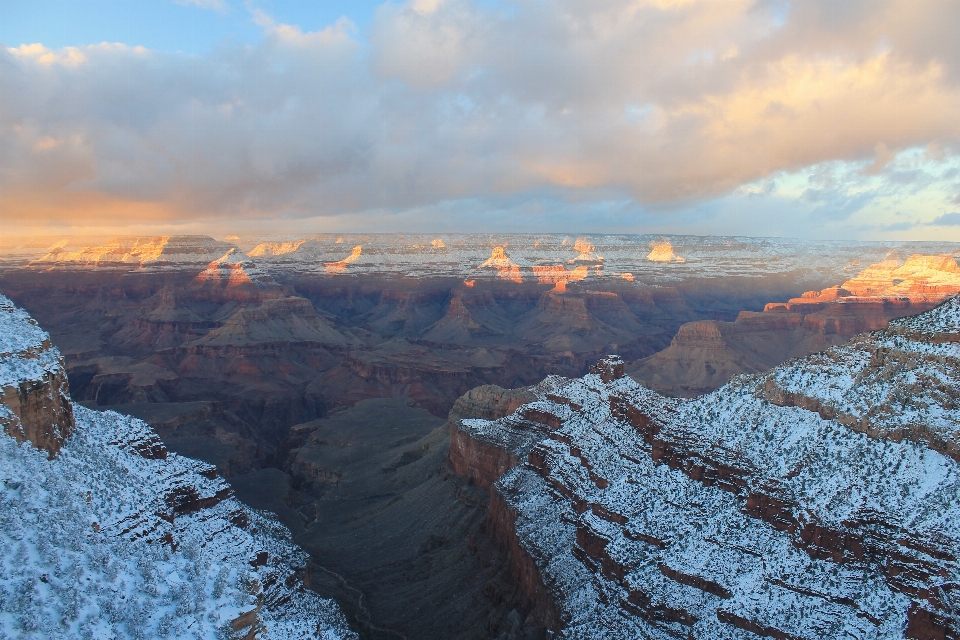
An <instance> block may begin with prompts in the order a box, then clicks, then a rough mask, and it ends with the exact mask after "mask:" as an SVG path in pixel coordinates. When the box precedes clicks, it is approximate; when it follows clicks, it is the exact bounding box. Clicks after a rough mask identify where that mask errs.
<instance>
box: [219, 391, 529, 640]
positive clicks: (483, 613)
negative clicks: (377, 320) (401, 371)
mask: <svg viewBox="0 0 960 640" xmlns="http://www.w3.org/2000/svg"><path fill="white" fill-rule="evenodd" d="M533 397H534V396H532V395H531V394H530V393H529V392H528V391H527V390H523V389H521V390H516V391H508V390H503V389H500V388H498V387H481V388H479V389H475V390H473V391H471V392H470V393H468V394H466V395H465V396H464V397H463V398H461V399H460V400H458V402H457V403H456V404H455V407H454V409H453V411H452V412H451V419H452V420H457V419H460V418H462V417H486V418H497V417H500V416H502V415H505V414H506V413H509V412H511V411H513V409H515V408H516V407H517V406H519V404H521V403H522V402H524V401H527V400H529V399H532V398H533ZM450 431H451V422H445V421H442V420H439V419H437V418H435V417H434V416H432V415H430V414H429V413H427V412H426V411H424V410H422V409H418V408H416V407H413V406H410V400H409V399H406V398H396V399H374V400H366V401H363V402H361V403H359V404H357V405H355V406H354V407H351V408H349V409H345V410H342V411H339V412H336V413H334V414H332V415H331V416H329V417H327V418H325V419H320V420H315V421H313V422H310V423H306V424H303V425H298V426H296V427H294V429H293V430H292V433H293V434H294V435H293V437H294V438H296V439H299V441H298V442H295V444H296V445H298V446H294V447H292V449H291V450H290V453H289V456H288V458H287V459H286V461H285V463H284V468H285V470H286V472H285V473H284V472H281V471H279V470H277V469H265V470H261V471H257V472H253V473H250V474H243V475H239V476H236V477H233V478H231V479H230V480H231V482H232V484H233V486H234V489H235V490H236V492H237V495H238V497H240V498H241V499H242V500H244V501H246V502H247V503H249V504H251V505H253V506H255V507H258V508H264V509H269V510H271V511H274V512H276V513H277V514H278V515H279V517H280V519H281V520H282V521H283V522H284V523H285V524H287V526H289V527H290V528H291V529H292V530H293V531H294V534H295V540H296V542H297V543H298V544H299V545H301V546H302V547H303V548H304V549H305V550H307V551H308V552H309V553H310V555H311V562H312V563H313V565H314V570H313V571H312V579H313V582H312V586H313V588H314V589H316V590H317V591H318V592H319V593H320V594H321V595H324V596H326V597H333V598H335V599H336V600H337V601H338V603H340V605H341V607H342V608H343V610H344V611H345V613H346V614H347V616H348V617H349V618H350V621H351V624H352V626H353V627H354V628H355V629H357V630H358V631H359V632H360V634H361V637H364V638H370V639H377V640H379V639H381V638H383V639H387V638H398V637H406V638H464V639H466V638H476V639H481V638H503V639H521V638H531V639H532V638H542V637H544V634H545V625H544V621H543V620H542V616H539V615H538V614H536V613H533V612H532V611H531V607H530V603H529V601H528V599H527V598H526V597H525V596H524V593H523V590H522V589H519V588H518V587H517V586H516V580H515V577H516V576H515V573H516V572H515V570H514V567H513V566H512V565H511V564H510V563H509V559H510V557H511V550H510V549H508V548H507V547H506V546H505V545H504V544H503V541H502V538H501V537H500V536H499V531H497V530H496V527H495V526H491V525H492V524H495V522H493V521H491V520H490V518H489V517H488V510H487V504H488V501H489V495H490V494H489V484H487V485H486V486H483V488H481V487H480V486H477V485H478V484H482V482H483V481H482V480H479V479H477V478H474V479H473V481H471V479H469V478H466V477H460V476H458V475H457V473H455V472H454V470H453V469H451V466H450V465H449V464H448V451H449V447H450V435H449V434H450ZM478 480H479V482H478Z"/></svg>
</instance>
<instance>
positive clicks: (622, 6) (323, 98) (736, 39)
mask: <svg viewBox="0 0 960 640" xmlns="http://www.w3.org/2000/svg"><path fill="white" fill-rule="evenodd" d="M192 4H196V5H198V6H201V5H202V6H206V7H208V8H213V9H217V7H219V6H220V5H221V4H222V5H223V6H225V3H221V2H205V1H204V0H199V1H198V2H193V3H192ZM781 5H782V3H772V2H754V0H728V1H725V2H716V1H715V0H684V1H667V0H638V1H627V0H623V1H617V0H602V1H599V2H591V3H584V2H580V1H576V0H556V1H554V2H543V1H542V0H516V1H514V2H501V3H486V2H483V3H480V2H474V1H470V0H444V1H440V0H416V1H415V2H409V3H385V4H384V5H382V6H381V7H379V8H378V9H377V11H376V12H375V15H374V18H373V22H372V24H371V26H370V30H369V40H367V41H361V40H360V39H359V36H358V32H357V30H356V28H355V27H354V26H353V25H352V24H351V23H350V22H349V21H347V20H341V21H339V22H337V23H336V24H334V25H332V26H330V27H327V28H325V29H322V30H319V31H304V30H303V29H301V28H300V27H298V26H296V25H287V24H282V23H278V22H276V21H275V20H274V19H273V18H272V17H271V16H270V15H268V14H267V13H264V12H262V11H254V13H253V19H254V20H255V22H256V23H257V24H258V25H259V26H260V27H261V29H262V34H263V36H262V40H261V42H259V43H258V44H256V45H252V46H246V45H244V46H240V45H229V44H225V45H223V46H221V47H219V48H217V49H215V50H214V51H212V52H211V53H209V54H207V55H204V56H185V55H181V54H170V53H162V52H155V51H146V50H143V49H138V48H132V47H127V46H125V45H115V44H98V45H89V46H83V47H72V48H67V49H62V50H56V51H52V50H49V49H47V48H45V47H43V46H42V45H26V46H21V47H19V48H16V49H13V48H4V49H2V50H0V96H2V98H0V101H2V103H0V106H2V109H0V216H2V217H3V218H4V219H23V218H26V217H30V218H31V219H35V220H46V219H49V220H62V219H64V218H72V219H75V220H77V221H79V222H82V221H97V222H98V224H110V223H111V222H112V223H116V224H122V223H124V222H125V221H128V220H131V218H136V217H137V216H142V217H143V219H147V218H149V219H159V220H178V221H179V220H188V219H198V218H199V219H204V220H212V221H213V220H226V219H237V218H247V219H256V218H262V219H268V218H270V217H272V216H277V215H283V216H285V217H286V218H297V217H302V218H304V219H307V218H310V219H315V217H316V216H336V215H346V214H350V215H352V216H355V217H356V219H362V217H363V212H365V211H369V212H382V211H392V210H403V209H410V210H417V211H423V212H430V211H440V210H441V209H443V210H444V211H445V212H447V213H444V214H443V215H444V216H448V215H453V214H450V213H449V207H445V208H438V206H437V205H438V203H450V202H457V201H464V202H466V201H470V202H478V201H483V199H485V198H486V199H488V200H490V201H497V200H498V199H502V198H508V199H511V201H512V200H513V199H514V198H520V199H522V198H523V197H524V194H542V193H543V192H544V190H549V191H551V193H553V194H554V196H555V197H560V198H561V199H563V200H564V201H565V202H572V203H576V202H581V203H589V202H593V201H596V202H600V201H603V202H606V201H611V200H615V201H631V202H633V203H635V205H636V207H638V208H643V209H644V210H648V211H660V212H663V215H674V214H671V213H669V212H676V211H679V210H681V209H683V208H684V207H694V206H697V205H696V203H701V202H706V201H709V200H711V199H714V198H719V197H725V196H726V195H727V194H730V193H732V192H735V191H737V190H738V189H740V188H741V187H743V185H748V184H753V183H756V184H763V183H764V181H765V180H768V181H769V184H773V182H772V181H773V179H774V178H775V177H776V176H778V175H781V174H785V173H791V172H792V173H796V172H801V171H803V170H805V168H808V167H818V166H825V165H826V164H828V163H831V162H847V163H854V164H855V165H856V167H855V169H851V171H849V172H847V173H846V174H844V176H843V178H842V180H843V182H842V184H841V183H836V184H833V185H831V184H827V183H817V184H812V183H811V184H807V185H805V187H804V189H807V190H808V192H807V195H806V198H807V199H808V200H809V201H810V206H812V207H813V209H812V211H814V212H815V213H816V216H815V217H818V218H821V219H825V218H833V219H837V220H843V219H847V218H849V217H850V216H852V215H854V214H855V213H856V212H858V211H860V210H861V209H862V208H863V207H864V206H866V204H868V203H869V202H870V201H871V199H872V198H874V197H875V196H876V194H878V193H880V192H879V191H877V188H876V185H874V184H873V183H872V182H871V181H875V180H877V179H880V178H883V177H884V176H887V177H889V176H892V175H893V173H891V172H893V171H894V170H896V171H898V173H896V180H900V181H902V182H903V183H904V184H906V185H907V186H910V185H917V184H918V180H921V178H922V176H920V174H919V173H917V172H916V171H913V170H910V171H908V170H901V169H902V167H901V166H900V163H898V159H899V158H901V157H902V156H903V153H904V150H909V149H913V148H917V147H921V148H924V149H929V150H930V151H929V153H928V155H929V156H930V159H929V161H930V162H943V161H948V160H950V159H951V158H956V156H957V155H958V149H960V120H958V119H957V118H956V113H958V111H960V44H958V39H956V38H955V37H954V34H953V32H952V30H951V29H949V28H946V27H945V26H944V25H952V24H957V22H958V20H960V15H958V12H957V8H956V7H955V5H954V4H953V3H946V2H937V1H936V0H931V1H930V2H925V1H924V0H847V1H845V2H843V3H836V2H834V1H831V0H822V1H821V0H809V1H807V2H803V3H791V4H790V5H789V10H788V11H786V12H784V11H782V6H781ZM851 166H853V165H851ZM911 171H913V172H911ZM918 176H920V177H918ZM888 182H889V183H890V184H893V183H894V182H895V180H894V178H893V177H889V180H888ZM777 184H778V185H779V186H778V191H779V190H782V184H781V181H780V180H779V179H777ZM904 188H907V187H904ZM743 192H744V193H747V192H750V191H749V189H748V190H746V191H743ZM751 193H752V192H751ZM758 194H759V195H758V198H755V200H758V201H759V200H763V198H767V199H766V200H763V201H764V202H774V201H776V202H778V203H780V202H783V198H784V197H786V196H785V193H781V194H780V195H779V196H777V197H776V198H774V195H773V194H772V193H771V192H765V193H760V192H758ZM798 195H799V193H798ZM761 196H762V197H761ZM530 197H534V196H530ZM538 197H539V196H538ZM582 210H583V211H584V215H585V216H590V215H594V214H593V213H591V209H590V207H589V206H583V208H582ZM752 210H754V209H751V211H752ZM757 211H759V209H758V210H757ZM371 215H372V214H371ZM377 215H379V214H377ZM437 215H440V214H437ZM756 215H767V216H769V215H771V213H770V212H769V211H768V212H766V213H765V214H761V213H757V214H756ZM772 215H787V214H784V213H776V212H775V213H773V214H772ZM438 220H439V218H438Z"/></svg>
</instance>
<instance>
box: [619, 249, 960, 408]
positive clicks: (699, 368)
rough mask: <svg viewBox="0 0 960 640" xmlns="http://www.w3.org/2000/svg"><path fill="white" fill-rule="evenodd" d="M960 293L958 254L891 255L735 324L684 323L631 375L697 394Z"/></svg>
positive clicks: (667, 389) (663, 388)
mask: <svg viewBox="0 0 960 640" xmlns="http://www.w3.org/2000/svg"><path fill="white" fill-rule="evenodd" d="M958 293H960V266H958V264H957V261H956V259H955V258H954V256H953V255H939V256H932V255H920V254H916V255H911V256H908V257H906V259H904V260H901V259H899V258H898V257H896V256H895V255H890V256H887V257H886V258H885V259H884V260H882V261H880V262H878V263H876V264H872V265H869V266H867V267H866V268H864V269H863V270H862V271H861V272H860V273H858V274H857V275H856V276H854V277H853V278H850V279H849V280H847V281H846V282H844V283H843V284H840V285H835V286H832V287H828V288H826V289H823V290H821V291H808V292H805V293H804V294H803V295H802V296H799V297H796V298H792V299H790V300H789V301H788V302H770V303H768V304H766V305H765V306H764V308H763V311H761V312H756V311H741V312H740V313H739V314H738V315H737V318H736V319H735V320H734V321H733V322H725V321H721V320H702V321H696V322H691V323H688V324H684V325H683V326H681V327H680V330H679V331H678V332H677V334H676V336H674V338H673V340H672V341H671V343H670V346H669V347H668V348H666V349H664V350H663V351H660V352H658V353H656V354H654V355H652V356H649V357H647V358H643V359H641V360H639V361H637V362H634V363H632V364H631V365H630V367H629V368H628V373H629V375H630V376H632V377H633V378H634V379H636V380H637V381H638V382H640V383H641V384H643V385H645V386H647V387H649V388H651V389H655V390H657V391H660V392H662V393H666V394H668V395H673V396H680V397H696V396H698V395H702V394H704V393H708V392H710V391H715V390H716V389H719V388H720V387H721V386H722V385H724V384H726V383H727V382H728V381H729V380H730V379H731V378H732V377H733V376H735V375H738V374H741V373H759V372H762V371H766V370H767V369H771V368H773V367H775V366H777V365H779V364H781V363H783V362H785V361H787V360H789V359H790V358H798V357H803V356H807V355H810V354H812V353H816V352H818V351H823V350H824V349H827V348H828V347H831V346H836V345H839V344H842V343H844V342H846V341H847V340H849V339H850V338H852V337H853V336H855V335H857V334H859V333H864V332H867V331H874V330H878V329H883V328H885V327H886V326H887V323H888V322H889V321H890V320H893V319H895V318H900V317H903V316H907V315H914V314H917V313H920V312H923V311H926V310H928V309H932V308H933V307H935V306H937V305H938V304H940V303H941V302H943V301H944V300H945V299H946V298H948V297H950V296H954V295H957V294H958Z"/></svg>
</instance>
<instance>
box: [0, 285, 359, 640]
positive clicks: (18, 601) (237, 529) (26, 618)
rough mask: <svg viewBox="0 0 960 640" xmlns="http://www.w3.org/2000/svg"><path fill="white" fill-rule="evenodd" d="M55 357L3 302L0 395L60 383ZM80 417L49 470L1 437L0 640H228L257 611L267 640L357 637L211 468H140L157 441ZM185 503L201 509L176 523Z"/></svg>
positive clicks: (123, 426)
mask: <svg viewBox="0 0 960 640" xmlns="http://www.w3.org/2000/svg"><path fill="white" fill-rule="evenodd" d="M48 345H49V339H48V336H47V334H46V333H45V332H43V331H42V330H41V329H39V328H38V327H37V326H36V324H35V323H34V322H33V321H32V320H31V319H30V318H29V316H28V315H27V314H26V313H25V312H23V311H22V310H20V309H17V308H16V307H14V306H13V305H12V303H11V302H10V301H9V300H8V299H6V298H3V297H2V296H0V350H2V355H0V384H2V385H3V386H6V385H8V384H17V383H19V382H22V381H28V380H33V381H41V380H43V374H45V373H62V369H61V364H60V358H59V353H58V352H57V351H56V349H54V348H52V347H49V346H48ZM73 412H74V416H75V419H76V429H75V431H74V433H73V435H72V436H71V437H69V438H68V439H67V440H66V442H65V443H64V446H63V448H62V449H61V450H60V452H59V454H58V455H57V456H56V457H55V458H53V459H48V456H47V452H45V451H39V450H37V449H35V448H34V447H33V446H32V444H31V443H30V442H25V443H24V444H22V445H19V444H17V442H16V441H15V440H14V439H13V438H12V437H11V436H9V435H7V434H5V433H0V637H3V638H44V639H47V638H70V639H73V638H98V639H100V638H117V639H120V638H131V639H135V638H163V637H170V638H219V637H222V638H228V637H236V633H235V632H234V631H232V629H231V622H232V621H233V620H234V619H236V618H237V617H238V616H239V615H241V614H243V613H246V612H248V611H252V610H254V609H257V608H259V612H258V615H257V618H258V624H259V625H261V627H262V628H261V631H260V633H259V634H258V636H257V637H259V638H278V639H286V638H323V639H324V640H334V639H337V638H355V637H356V635H355V634H354V633H352V632H351V631H350V630H349V629H348V628H347V626H346V623H345V621H344V618H343V616H342V614H341V613H340V611H339V609H338V608H337V606H336V604H335V603H333V602H332V601H329V600H324V599H322V598H320V597H318V596H316V595H315V594H313V593H312V592H310V591H308V590H306V589H305V588H304V587H303V586H302V583H301V582H300V579H299V578H298V577H297V576H298V575H299V573H298V572H302V571H303V569H304V568H305V567H306V566H307V556H306V554H305V553H304V552H303V551H302V550H300V549H299V548H297V547H296V546H295V545H294V544H293V543H292V542H291V537H290V532H289V531H288V530H286V528H284V527H283V526H282V525H280V524H279V523H277V522H275V521H274V520H272V519H271V518H270V517H268V516H267V515H266V514H261V513H258V512H255V511H253V510H251V509H249V508H248V507H246V506H244V505H242V504H241V503H239V502H238V501H236V500H235V499H233V498H231V497H230V494H231V491H230V488H229V485H227V483H226V482H225V481H224V480H222V479H220V478H217V477H216V476H215V474H214V473H212V472H213V469H212V468H211V467H209V465H207V464H205V463H203V462H200V461H198V460H193V459H190V458H185V457H182V456H178V455H176V454H173V453H170V454H168V455H167V457H166V458H164V459H151V458H144V457H142V455H141V454H139V453H137V448H138V447H137V445H138V444H142V443H156V442H159V439H158V438H157V435H156V433H155V432H154V431H153V429H151V428H150V426H149V425H147V424H146V423H144V422H142V421H140V420H137V419H136V418H132V417H130V416H124V415H121V414H118V413H114V412H111V411H107V412H99V411H93V410H90V409H86V408H84V407H82V406H80V405H74V406H73ZM10 413H11V412H10V409H9V408H8V407H6V406H5V405H3V404H2V403H0V414H4V415H8V416H9V414H10ZM177 496H187V497H193V498H195V500H196V501H197V506H198V507H199V506H201V505H203V506H202V508H198V509H195V510H192V509H190V508H189V505H187V508H182V509H179V510H178V509H177V501H176V498H177ZM244 520H246V522H243V521H244ZM261 552H267V554H268V555H267V561H266V563H265V564H263V565H262V566H256V567H254V566H252V565H251V560H253V559H255V558H257V557H258V554H260V553H261ZM288 585H292V586H288ZM244 633H245V631H244Z"/></svg>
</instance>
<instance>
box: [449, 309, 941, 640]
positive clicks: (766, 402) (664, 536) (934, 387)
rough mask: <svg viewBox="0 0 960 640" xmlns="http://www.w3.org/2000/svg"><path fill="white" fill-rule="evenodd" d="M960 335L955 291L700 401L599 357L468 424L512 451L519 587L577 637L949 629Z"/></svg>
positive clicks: (496, 492) (501, 505)
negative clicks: (673, 395) (574, 375)
mask: <svg viewBox="0 0 960 640" xmlns="http://www.w3.org/2000/svg"><path fill="white" fill-rule="evenodd" d="M811 298H812V296H811ZM708 330H709V329H708ZM951 336H953V337H960V298H954V299H952V300H950V301H948V302H947V303H944V304H943V305H941V306H940V307H938V308H936V309H934V310H932V311H929V312H926V313H924V314H920V315H918V316H914V317H911V318H905V319H902V320H896V321H893V322H892V323H891V326H890V328H889V329H888V330H885V331H879V332H876V333H873V334H867V335H864V336H861V337H858V338H857V339H855V340H853V341H851V342H850V343H848V344H847V345H844V346H841V347H836V348H833V349H830V350H828V351H827V352H826V353H823V354H817V355H814V356H810V357H808V358H806V359H801V360H796V361H793V362H791V363H788V364H786V365H782V366H780V367H778V368H776V369H774V371H772V372H770V373H769V374H767V375H761V376H752V377H750V376H741V377H739V378H736V379H735V380H734V381H732V382H731V383H729V384H728V385H726V386H724V387H723V388H721V389H720V390H719V391H716V392H714V393H711V394H708V395H706V396H702V397H700V398H698V399H697V400H691V401H685V400H677V399H670V398H666V397H663V396H660V395H658V394H656V393H653V392H651V391H649V390H647V389H645V388H643V387H641V386H639V385H637V384H636V383H635V382H634V381H633V380H631V379H630V378H628V377H619V378H617V377H614V376H609V375H608V376H606V377H607V378H609V379H608V380H604V379H603V377H602V376H603V375H604V373H605V372H606V371H608V370H609V368H610V367H609V366H596V367H595V369H594V372H593V373H591V374H590V375H588V376H586V377H585V378H583V379H579V380H577V379H573V380H566V379H561V378H553V379H550V380H549V381H545V383H544V384H545V386H543V387H540V388H539V389H538V393H539V396H540V397H539V399H537V400H535V401H533V402H531V403H530V404H527V405H525V406H522V407H520V408H518V409H517V410H516V411H515V412H514V413H513V414H510V415H508V416H505V417H501V418H498V419H496V420H480V419H463V420H461V421H460V427H459V428H460V432H461V434H460V437H461V438H463V439H473V440H474V441H476V442H477V443H482V444H483V445H484V446H487V447H499V449H500V453H499V454H498V455H499V456H500V458H501V459H509V460H514V459H515V460H517V461H519V462H516V463H515V464H514V466H513V467H512V468H511V469H510V470H509V471H507V472H506V473H504V474H503V475H502V476H501V477H500V478H499V480H497V481H496V482H495V483H493V485H492V487H491V496H492V497H491V501H490V505H491V507H490V508H491V511H490V515H488V517H489V518H492V519H494V521H493V522H491V525H490V528H491V530H493V531H496V532H499V533H498V535H499V536H500V537H499V538H498V539H500V540H501V541H502V544H504V545H505V546H508V547H510V548H514V547H515V548H518V549H520V550H521V553H520V554H517V559H516V560H515V562H516V563H517V569H516V571H515V573H514V580H515V584H516V585H517V587H518V589H519V590H520V591H521V592H522V593H524V594H526V595H525V597H526V598H528V600H529V601H531V602H532V601H542V600H543V599H544V593H547V594H549V595H550V596H551V597H552V602H553V605H554V607H555V611H558V612H560V616H559V618H558V619H559V620H560V623H561V624H560V626H561V627H562V629H560V630H561V631H562V633H563V634H565V635H566V636H568V637H577V638H584V639H591V638H609V637H625V638H626V637H649V638H656V639H660V638H663V639H664V640H665V639H666V638H673V637H687V636H689V635H692V636H695V637H703V638H718V637H727V636H728V635H729V636H734V635H736V634H737V633H740V632H742V631H747V632H750V633H752V634H758V635H763V636H767V637H774V638H784V639H799V638H820V637H842V636H843V635H844V634H852V635H859V636H864V637H874V638H901V637H904V633H906V637H910V638H924V639H933V638H951V637H955V636H956V635H957V634H958V633H960V613H958V611H960V610H958V608H957V606H956V600H955V595H954V594H953V587H952V585H953V584H954V583H955V582H956V581H957V579H958V578H960V558H958V556H960V554H958V553H957V550H958V549H960V498H958V496H960V463H958V461H957V459H956V455H955V448H954V447H955V446H956V440H955V438H956V437H957V435H958V434H960V405H958V404H957V402H956V398H960V340H957V341H954V340H951V339H949V338H950V337H951ZM547 386H549V389H547ZM545 416H554V417H555V418H556V421H554V420H553V419H547V418H545ZM531 418H537V419H536V420H531ZM540 419H543V422H540V421H539V420H540ZM547 423H551V424H547ZM941 452H942V453H941ZM944 454H946V455H944ZM951 456H953V457H951ZM510 518H512V522H511V521H510ZM529 562H532V564H533V567H527V568H523V565H524V563H529ZM531 576H536V580H534V579H533V578H531Z"/></svg>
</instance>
